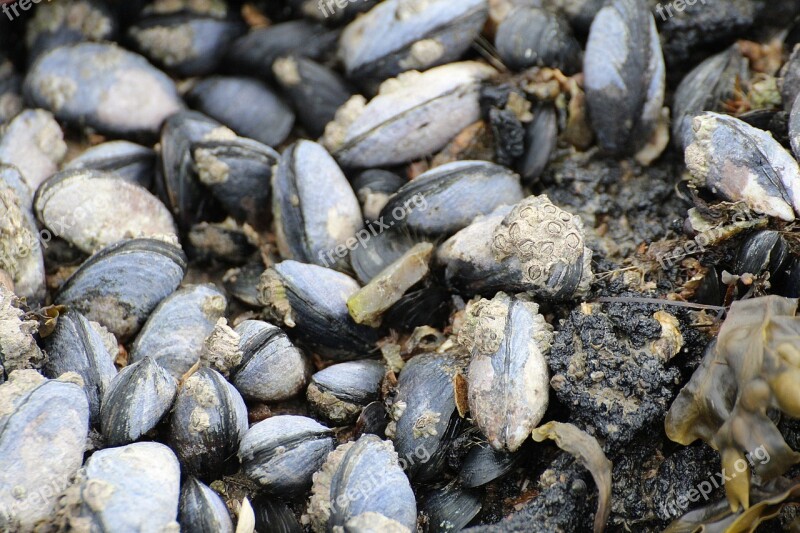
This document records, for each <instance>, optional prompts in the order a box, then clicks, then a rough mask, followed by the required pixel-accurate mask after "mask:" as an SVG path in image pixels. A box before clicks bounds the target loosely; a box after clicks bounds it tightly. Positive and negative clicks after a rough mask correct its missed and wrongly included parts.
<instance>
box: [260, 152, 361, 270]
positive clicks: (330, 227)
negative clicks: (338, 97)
mask: <svg viewBox="0 0 800 533" xmlns="http://www.w3.org/2000/svg"><path fill="white" fill-rule="evenodd" d="M272 213H273V216H274V217H275V236H276V239H277V241H278V250H279V251H280V254H281V257H283V258H284V259H293V260H296V261H300V262H303V263H313V264H315V265H321V266H325V267H330V268H334V269H336V270H341V271H346V270H348V267H349V264H348V260H347V257H346V255H345V254H346V252H347V249H348V248H351V249H352V246H351V245H349V244H348V245H347V246H345V244H346V243H355V242H357V241H356V239H355V235H356V232H358V231H359V230H361V228H362V225H363V222H362V220H361V207H360V206H359V204H358V199H357V198H356V195H355V193H354V192H353V189H352V187H351V186H350V183H349V182H348V181H347V178H346V177H345V175H344V173H343V172H342V171H341V169H340V168H339V165H337V164H336V161H335V160H334V159H333V157H331V156H330V154H328V152H327V151H326V150H325V149H324V148H323V147H322V146H320V145H319V144H317V143H314V142H311V141H298V142H297V143H295V144H293V145H292V146H290V147H289V148H287V149H286V151H284V153H283V155H281V159H280V163H279V164H278V170H277V172H275V174H274V176H273V178H272ZM341 250H344V253H339V252H340V251H341Z"/></svg>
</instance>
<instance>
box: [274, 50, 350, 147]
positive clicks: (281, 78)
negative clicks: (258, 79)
mask: <svg viewBox="0 0 800 533" xmlns="http://www.w3.org/2000/svg"><path fill="white" fill-rule="evenodd" d="M272 72H273V74H274V75H275V80H276V81H277V83H278V84H279V85H280V86H281V88H282V89H283V92H284V94H285V95H286V96H287V97H288V98H289V99H290V100H291V102H292V105H293V106H294V108H295V110H297V116H298V118H299V119H300V122H301V124H302V125H303V128H305V130H306V131H307V132H308V134H309V135H310V136H311V137H313V138H317V137H320V136H321V135H322V134H323V133H325V126H326V125H327V124H328V122H330V121H331V120H333V118H334V116H335V115H336V110H337V109H339V108H340V107H341V106H342V105H343V104H344V103H345V102H347V100H348V99H349V98H350V96H351V95H352V94H353V92H354V91H353V89H351V88H350V86H349V84H348V83H347V82H345V81H344V79H342V77H341V76H339V75H338V74H337V73H336V72H334V71H333V70H331V69H329V68H327V67H325V66H323V65H320V64H319V63H316V62H315V61H312V60H311V59H308V58H306V57H302V56H297V55H293V56H287V57H281V58H278V59H276V60H275V63H273V65H272Z"/></svg>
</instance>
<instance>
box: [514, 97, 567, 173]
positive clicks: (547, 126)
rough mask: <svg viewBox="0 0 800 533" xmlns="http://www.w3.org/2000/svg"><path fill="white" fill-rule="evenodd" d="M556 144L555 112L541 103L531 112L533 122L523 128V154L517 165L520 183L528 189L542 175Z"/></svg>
mask: <svg viewBox="0 0 800 533" xmlns="http://www.w3.org/2000/svg"><path fill="white" fill-rule="evenodd" d="M557 143H558V124H557V117H556V110H555V108H554V107H553V105H552V104H549V103H542V104H539V105H537V106H536V108H535V109H534V111H533V120H531V122H530V123H529V124H528V125H527V127H526V128H525V152H524V154H523V155H522V157H521V158H520V160H519V162H518V164H517V170H518V171H519V173H520V176H521V177H522V182H523V183H524V184H525V185H527V186H528V187H530V186H531V185H533V184H534V183H535V182H536V181H537V180H538V179H539V176H541V175H542V172H544V169H545V168H546V167H547V164H548V163H549V162H550V156H551V155H552V153H553V151H554V150H555V148H556V145H557Z"/></svg>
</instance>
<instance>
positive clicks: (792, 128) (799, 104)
mask: <svg viewBox="0 0 800 533" xmlns="http://www.w3.org/2000/svg"><path fill="white" fill-rule="evenodd" d="M789 141H790V142H791V145H792V152H794V155H795V157H797V155H798V154H800V94H798V95H797V98H796V99H795V101H794V106H792V112H791V113H790V115H789Z"/></svg>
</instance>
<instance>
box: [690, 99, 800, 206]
mask: <svg viewBox="0 0 800 533" xmlns="http://www.w3.org/2000/svg"><path fill="white" fill-rule="evenodd" d="M686 166H687V167H688V168H689V171H690V172H691V173H692V176H693V177H694V183H695V184H696V185H698V186H701V187H707V188H709V189H710V190H711V191H712V192H714V193H716V194H718V195H720V196H722V197H723V198H725V199H726V200H731V201H734V202H738V201H744V202H745V203H746V204H747V206H748V207H749V208H750V209H752V210H753V211H755V212H757V213H763V214H766V215H769V216H773V217H778V218H781V219H783V220H787V221H792V220H794V219H795V213H798V212H800V167H798V165H797V161H795V159H794V158H793V157H792V156H791V154H789V152H787V151H786V150H785V149H784V148H783V147H782V146H781V145H780V144H779V143H778V141H776V140H775V139H773V138H772V135H771V134H770V133H768V132H765V131H762V130H759V129H757V128H754V127H752V126H750V125H749V124H747V123H745V122H743V121H741V120H739V119H737V118H734V117H730V116H727V115H720V114H718V113H705V114H703V115H701V116H699V117H696V118H695V119H694V142H693V143H692V144H691V145H690V146H689V147H688V148H687V149H686Z"/></svg>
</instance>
